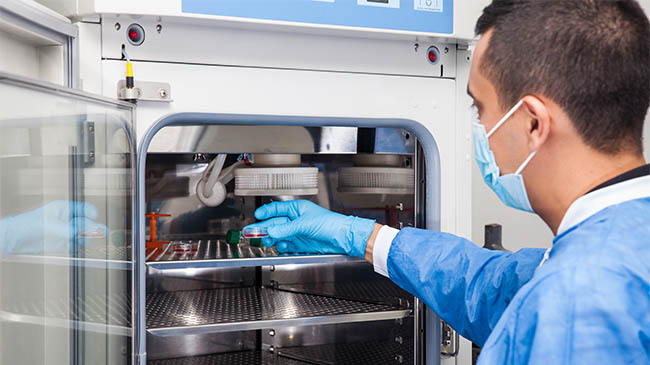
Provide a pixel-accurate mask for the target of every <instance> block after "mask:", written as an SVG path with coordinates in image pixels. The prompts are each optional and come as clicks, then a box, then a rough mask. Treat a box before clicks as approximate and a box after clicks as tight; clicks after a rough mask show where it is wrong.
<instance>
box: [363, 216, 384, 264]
mask: <svg viewBox="0 0 650 365" xmlns="http://www.w3.org/2000/svg"><path fill="white" fill-rule="evenodd" d="M381 227H383V225H381V224H379V223H375V228H374V229H373V230H372V233H371V234H370V237H369V238H368V242H367V243H366V254H365V255H364V257H363V258H364V259H365V260H366V261H368V262H369V263H371V264H372V250H373V249H374V248H375V240H376V239H377V235H378V234H379V230H380V229H381Z"/></svg>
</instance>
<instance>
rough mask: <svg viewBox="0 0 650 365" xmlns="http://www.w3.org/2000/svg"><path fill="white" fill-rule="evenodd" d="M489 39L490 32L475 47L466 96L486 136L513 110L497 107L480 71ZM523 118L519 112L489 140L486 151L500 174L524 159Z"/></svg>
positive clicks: (515, 167) (486, 80)
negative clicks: (490, 154) (494, 160)
mask: <svg viewBox="0 0 650 365" xmlns="http://www.w3.org/2000/svg"><path fill="white" fill-rule="evenodd" d="M491 35H492V31H488V32H486V33H485V35H483V36H482V37H481V39H480V40H479V42H478V44H477V45H476V50H475V52H474V57H473V59H472V66H471V69H470V75H469V83H468V85H467V90H468V93H469V95H470V96H471V97H472V98H473V99H474V106H475V110H476V112H477V113H478V115H477V117H478V119H479V120H480V122H481V124H483V126H484V127H485V131H486V132H490V130H491V129H492V128H493V127H494V126H495V125H496V124H497V122H498V121H499V120H500V119H501V118H502V117H503V116H504V115H505V114H506V113H507V112H508V109H510V108H511V107H512V106H514V105H509V106H506V107H505V108H502V107H501V106H500V105H499V100H498V97H497V93H496V88H495V87H494V85H493V84H492V82H491V81H490V80H488V79H487V78H486V77H485V76H484V72H483V70H481V67H480V65H481V59H482V58H483V55H484V54H485V51H486V49H487V47H488V46H489V42H490V37H491ZM524 117H525V113H524V112H523V111H522V110H521V108H520V109H519V110H517V112H515V114H513V115H512V116H511V117H510V118H509V119H508V120H507V121H506V122H505V123H504V124H503V125H501V127H499V129H497V131H496V132H494V134H492V135H491V136H490V149H491V150H492V152H494V157H495V159H496V161H497V164H498V165H499V169H500V170H501V174H508V173H513V172H515V170H516V169H517V168H518V167H519V166H520V165H521V163H523V162H524V160H525V159H526V157H527V155H528V149H527V141H526V137H525V135H526V134H525V126H524V123H521V122H522V121H523V118H524Z"/></svg>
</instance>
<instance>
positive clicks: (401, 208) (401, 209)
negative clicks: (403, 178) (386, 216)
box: [395, 203, 404, 211]
mask: <svg viewBox="0 0 650 365" xmlns="http://www.w3.org/2000/svg"><path fill="white" fill-rule="evenodd" d="M395 209H397V210H399V211H403V210H404V203H398V204H397V205H396V206H395Z"/></svg>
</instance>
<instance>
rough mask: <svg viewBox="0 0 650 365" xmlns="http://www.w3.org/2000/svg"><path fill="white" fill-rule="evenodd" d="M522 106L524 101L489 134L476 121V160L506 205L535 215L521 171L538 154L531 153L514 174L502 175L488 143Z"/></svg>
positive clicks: (486, 180)
mask: <svg viewBox="0 0 650 365" xmlns="http://www.w3.org/2000/svg"><path fill="white" fill-rule="evenodd" d="M521 104H523V100H520V101H519V102H518V103H517V104H516V105H515V106H513V107H512V109H510V110H509V111H508V112H507V113H506V115H504V116H503V118H501V120H500V121H499V122H498V123H497V124H496V125H495V126H494V128H492V130H490V132H489V133H485V127H484V126H483V125H482V124H481V123H479V122H478V121H474V130H473V132H474V158H475V159H476V163H477V164H478V167H479V169H480V170H481V174H483V180H484V181H485V183H486V184H487V185H488V186H489V187H490V188H491V189H492V191H494V192H495V193H496V194H497V196H498V197H499V199H501V201H502V202H503V203H504V204H505V205H507V206H509V207H512V208H515V209H519V210H523V211H526V212H530V213H533V208H532V207H531V206H530V201H529V200H528V194H527V193H526V186H525V185H524V178H523V177H522V176H521V171H523V169H524V168H525V167H526V165H528V163H529V162H530V160H531V159H532V158H533V156H535V153H536V152H533V153H531V154H530V155H529V156H528V158H526V160H525V161H524V162H523V163H522V164H521V166H519V168H518V169H517V171H516V172H515V173H514V174H506V175H501V174H500V172H499V166H498V165H497V162H496V160H495V159H494V153H492V150H490V143H489V142H488V139H489V138H490V136H491V135H493V134H494V132H496V130H497V129H498V128H499V127H501V125H502V124H503V123H505V122H506V121H507V120H508V119H509V118H510V117H511V116H512V114H514V113H515V112H516V111H517V109H519V107H520V106H521Z"/></svg>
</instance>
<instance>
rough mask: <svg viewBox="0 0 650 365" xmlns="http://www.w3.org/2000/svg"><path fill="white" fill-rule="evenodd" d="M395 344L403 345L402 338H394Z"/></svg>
mask: <svg viewBox="0 0 650 365" xmlns="http://www.w3.org/2000/svg"><path fill="white" fill-rule="evenodd" d="M395 342H397V343H399V344H400V345H401V344H403V343H404V339H403V338H402V336H397V337H395Z"/></svg>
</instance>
